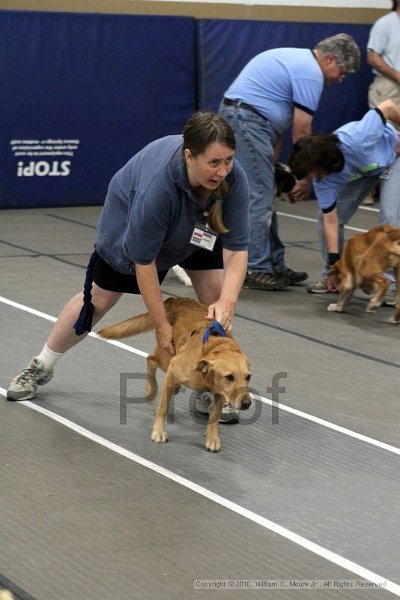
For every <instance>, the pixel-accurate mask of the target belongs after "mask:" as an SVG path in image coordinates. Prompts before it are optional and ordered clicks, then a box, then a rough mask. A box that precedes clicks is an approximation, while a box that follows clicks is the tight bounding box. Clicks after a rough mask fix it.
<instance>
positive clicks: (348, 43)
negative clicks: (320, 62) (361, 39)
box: [315, 33, 361, 73]
mask: <svg viewBox="0 0 400 600" xmlns="http://www.w3.org/2000/svg"><path fill="white" fill-rule="evenodd" d="M315 49H316V50H318V52H319V53H320V54H321V56H329V55H330V54H334V55H335V56H336V60H337V64H338V65H339V67H345V68H346V70H347V72H348V73H355V71H358V69H359V68H360V56H361V53H360V48H359V47H358V46H357V44H356V42H355V40H354V38H352V37H351V35H348V34H347V33H338V34H337V35H332V36H331V37H328V38H325V39H324V40H321V41H320V42H319V43H318V44H317V45H316V46H315Z"/></svg>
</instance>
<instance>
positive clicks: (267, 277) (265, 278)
mask: <svg viewBox="0 0 400 600" xmlns="http://www.w3.org/2000/svg"><path fill="white" fill-rule="evenodd" d="M288 285H290V280H289V277H288V276H286V275H285V274H284V273H266V272H264V271H252V272H248V273H247V275H246V278H245V280H244V282H243V287H244V288H245V289H248V290H263V291H266V292H277V291H280V290H283V289H284V288H286V287H288Z"/></svg>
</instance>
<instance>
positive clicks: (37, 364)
mask: <svg viewBox="0 0 400 600" xmlns="http://www.w3.org/2000/svg"><path fill="white" fill-rule="evenodd" d="M52 377H53V369H45V368H44V365H43V363H42V362H41V361H39V360H38V359H37V358H36V357H33V358H32V360H31V362H30V363H29V365H28V366H27V367H26V369H24V370H23V371H22V373H20V374H19V375H17V376H16V377H14V379H13V380H12V381H11V383H10V386H9V388H8V390H7V400H12V401H14V402H15V401H17V400H32V399H33V398H34V397H35V396H36V390H37V388H38V386H39V385H44V384H45V383H48V382H49V381H50V380H51V379H52Z"/></svg>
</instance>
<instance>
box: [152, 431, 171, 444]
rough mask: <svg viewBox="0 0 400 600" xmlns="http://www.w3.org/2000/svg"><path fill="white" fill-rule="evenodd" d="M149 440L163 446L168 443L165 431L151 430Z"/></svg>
mask: <svg viewBox="0 0 400 600" xmlns="http://www.w3.org/2000/svg"><path fill="white" fill-rule="evenodd" d="M151 439H152V441H153V442H157V444H165V442H168V434H167V432H166V431H164V430H162V429H161V431H160V430H159V429H153V431H152V432H151Z"/></svg>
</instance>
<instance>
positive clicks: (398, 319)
mask: <svg viewBox="0 0 400 600" xmlns="http://www.w3.org/2000/svg"><path fill="white" fill-rule="evenodd" d="M389 321H390V323H393V324H394V325H398V324H399V323H400V317H395V316H394V315H392V316H391V317H390V319H389Z"/></svg>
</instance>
